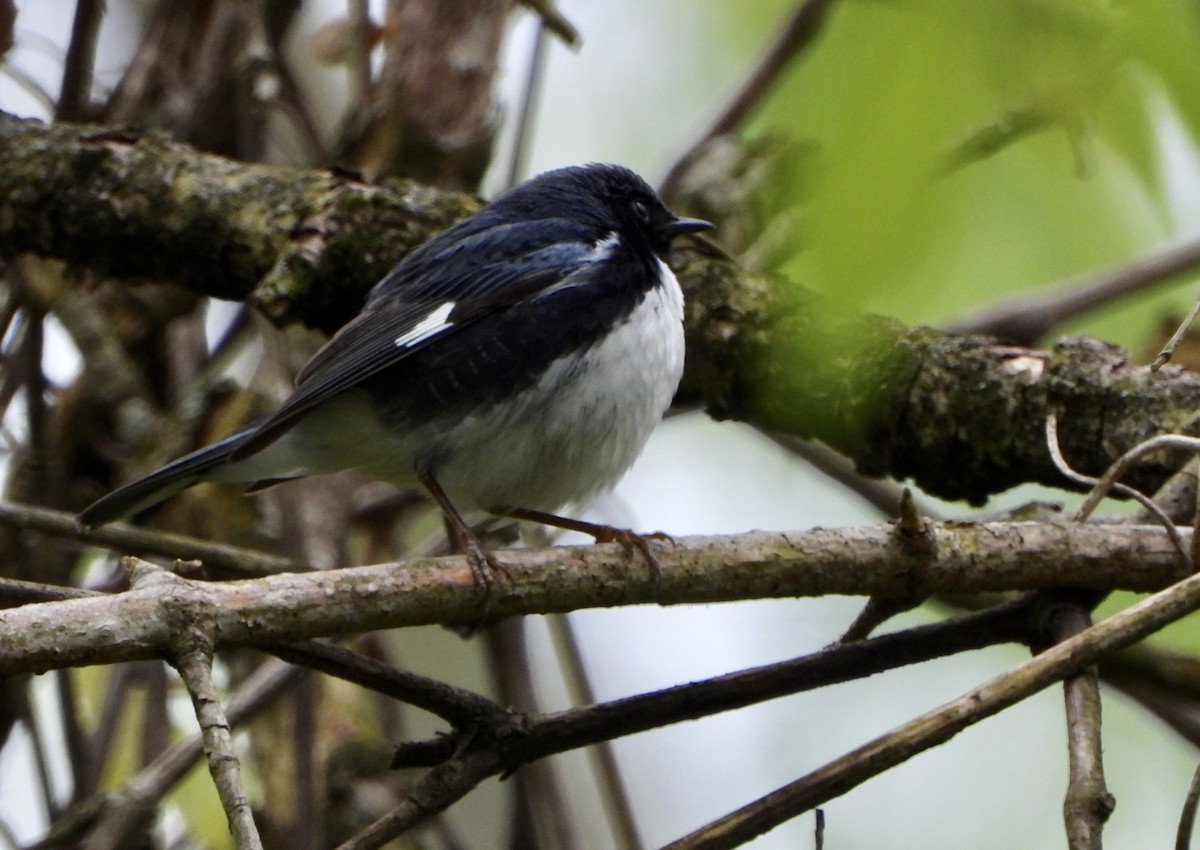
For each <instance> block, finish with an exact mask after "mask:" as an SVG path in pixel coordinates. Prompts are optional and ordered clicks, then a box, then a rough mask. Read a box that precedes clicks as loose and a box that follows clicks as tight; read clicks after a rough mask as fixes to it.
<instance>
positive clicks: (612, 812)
mask: <svg viewBox="0 0 1200 850" xmlns="http://www.w3.org/2000/svg"><path fill="white" fill-rule="evenodd" d="M547 625H548V626H549V628H550V636H551V638H552V639H553V640H554V642H555V644H556V646H557V647H558V656H559V658H561V659H562V660H563V666H564V668H565V670H564V675H565V678H566V681H567V689H568V690H569V691H570V692H571V698H572V700H573V701H574V703H575V704H576V705H593V704H595V703H596V702H597V699H596V691H595V689H594V688H593V687H592V680H591V677H590V676H589V675H588V671H587V665H585V664H584V662H583V653H582V652H581V651H580V649H579V641H577V640H576V639H575V630H574V629H573V628H572V627H571V620H570V618H569V617H567V616H566V615H564V614H556V615H554V616H551V617H548V618H547ZM593 751H594V752H595V755H596V765H597V768H598V772H599V781H598V784H599V786H600V794H601V796H602V797H603V800H604V806H605V808H606V809H607V812H608V817H607V822H608V824H609V826H610V828H611V829H612V832H613V841H614V842H615V843H616V846H617V847H618V848H619V850H642V847H643V846H644V845H643V844H642V840H641V838H639V837H638V830H637V821H636V820H635V819H634V816H633V805H632V803H631V802H630V797H629V791H628V789H627V788H626V787H625V782H624V780H622V779H621V768H620V766H619V765H618V764H617V754H616V751H615V749H614V748H613V745H612V742H611V741H601V742H600V743H598V744H597V745H596V746H595V748H594V750H593Z"/></svg>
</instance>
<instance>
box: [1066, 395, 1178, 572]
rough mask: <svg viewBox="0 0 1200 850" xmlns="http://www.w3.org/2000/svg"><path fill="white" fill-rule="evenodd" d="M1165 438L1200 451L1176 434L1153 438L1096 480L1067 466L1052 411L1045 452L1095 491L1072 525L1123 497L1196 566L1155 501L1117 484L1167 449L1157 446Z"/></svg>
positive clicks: (1077, 480)
mask: <svg viewBox="0 0 1200 850" xmlns="http://www.w3.org/2000/svg"><path fill="white" fill-rule="evenodd" d="M1164 438H1166V439H1169V440H1188V441H1191V442H1192V443H1194V444H1195V446H1194V447H1192V448H1191V450H1192V451H1197V450H1200V440H1197V439H1194V438H1191V437H1182V436H1176V435H1173V434H1166V435H1162V436H1160V437H1152V438H1151V439H1149V440H1146V441H1145V442H1143V443H1141V444H1140V445H1138V446H1135V447H1134V448H1133V449H1131V450H1130V451H1128V452H1126V453H1125V454H1124V455H1122V456H1121V457H1119V458H1118V459H1117V460H1116V461H1115V462H1114V463H1113V464H1112V465H1110V466H1109V468H1108V469H1107V470H1106V471H1105V473H1104V475H1103V476H1101V477H1100V478H1093V477H1091V476H1090V475H1084V474H1083V473H1081V472H1076V471H1075V470H1074V469H1072V468H1071V465H1070V464H1068V463H1067V460H1066V458H1065V457H1063V454H1062V448H1061V446H1060V445H1059V442H1058V414H1057V413H1055V412H1054V411H1051V412H1050V413H1049V415H1047V416H1046V449H1047V451H1048V452H1049V454H1050V459H1051V460H1052V461H1053V462H1054V465H1055V466H1056V467H1057V468H1058V470H1059V471H1060V472H1061V473H1062V474H1063V476H1064V477H1066V478H1067V479H1069V480H1071V481H1074V482H1075V483H1076V484H1083V485H1086V486H1089V487H1091V488H1092V489H1091V490H1090V491H1089V492H1088V495H1087V497H1086V498H1085V499H1084V500H1083V504H1081V505H1080V506H1079V507H1078V508H1077V509H1076V510H1075V513H1074V514H1072V515H1071V517H1070V521H1071V522H1076V523H1081V522H1084V521H1085V520H1086V519H1087V518H1088V517H1089V516H1091V514H1092V511H1094V510H1095V509H1096V507H1097V506H1098V505H1099V504H1100V502H1101V501H1103V499H1104V497H1105V496H1107V495H1108V494H1109V493H1110V492H1113V493H1120V494H1121V495H1122V496H1125V497H1127V498H1131V499H1134V500H1135V501H1137V503H1138V504H1139V505H1141V506H1142V508H1143V509H1144V510H1145V511H1146V512H1147V513H1148V514H1150V515H1151V516H1152V517H1154V518H1155V519H1156V520H1157V521H1158V522H1159V524H1160V525H1162V527H1163V529H1164V530H1165V531H1166V532H1167V536H1168V537H1170V538H1171V543H1172V545H1174V546H1175V548H1176V549H1177V550H1178V551H1179V554H1180V556H1181V557H1182V558H1183V559H1184V560H1185V561H1186V562H1187V563H1188V564H1189V565H1191V564H1193V563H1194V562H1193V561H1192V556H1191V550H1190V549H1189V548H1188V547H1187V546H1185V545H1184V543H1183V538H1182V537H1181V536H1180V534H1179V529H1178V528H1176V526H1175V523H1174V522H1172V521H1171V518H1170V517H1169V516H1167V515H1166V513H1165V512H1164V511H1163V509H1162V508H1160V507H1159V506H1158V505H1157V504H1155V503H1154V500H1153V499H1151V498H1150V497H1149V496H1147V495H1146V494H1145V493H1143V492H1141V491H1140V490H1136V489H1134V488H1133V487H1130V486H1128V485H1126V484H1120V483H1118V481H1117V479H1118V478H1120V477H1121V476H1122V475H1124V474H1125V473H1126V472H1128V471H1129V468H1130V467H1132V466H1133V465H1134V464H1135V463H1137V461H1138V460H1139V459H1141V458H1142V457H1143V456H1144V455H1145V454H1147V453H1148V452H1150V451H1153V450H1154V449H1157V448H1162V447H1164V446H1163V444H1161V443H1159V442H1158V441H1159V440H1164ZM1176 447H1177V448H1187V446H1184V445H1178V444H1176Z"/></svg>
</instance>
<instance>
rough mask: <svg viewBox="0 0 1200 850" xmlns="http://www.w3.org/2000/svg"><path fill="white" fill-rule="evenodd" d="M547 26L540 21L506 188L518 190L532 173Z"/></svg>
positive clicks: (510, 157)
mask: <svg viewBox="0 0 1200 850" xmlns="http://www.w3.org/2000/svg"><path fill="white" fill-rule="evenodd" d="M545 68H546V24H545V21H544V19H541V18H539V19H538V23H537V28H536V29H535V31H534V33H533V44H532V46H531V47H530V48H529V67H528V70H527V71H526V72H525V89H524V91H523V92H522V93H521V105H520V106H519V107H518V108H517V121H516V130H515V131H514V133H513V146H512V153H510V154H509V159H508V173H507V175H506V176H505V178H504V185H505V188H511V187H513V186H516V185H517V183H519V182H520V181H521V179H522V177H523V176H524V174H525V172H526V171H527V170H528V169H529V148H530V144H531V142H532V140H533V125H534V120H535V118H536V115H537V108H538V103H539V101H540V99H541V93H542V87H543V83H544V82H545V77H546V72H545Z"/></svg>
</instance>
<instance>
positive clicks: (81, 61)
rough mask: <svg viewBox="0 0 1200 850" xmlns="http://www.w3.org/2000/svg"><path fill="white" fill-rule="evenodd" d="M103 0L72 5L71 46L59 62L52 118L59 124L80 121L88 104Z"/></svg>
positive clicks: (102, 14)
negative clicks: (59, 80) (58, 84)
mask: <svg viewBox="0 0 1200 850" xmlns="http://www.w3.org/2000/svg"><path fill="white" fill-rule="evenodd" d="M104 6H105V2H104V0H79V2H78V3H76V4H75V22H74V24H73V25H72V27H71V43H70V45H69V46H68V47H67V58H66V60H65V61H64V63H63V77H62V86H61V88H60V89H59V95H58V103H57V104H56V106H55V109H54V118H55V119H56V120H59V121H84V120H86V119H87V118H88V112H89V109H88V107H89V106H90V105H91V94H92V75H93V73H94V72H95V67H96V38H97V37H98V36H99V35H100V22H101V21H103V20H104Z"/></svg>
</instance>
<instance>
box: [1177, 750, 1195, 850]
mask: <svg viewBox="0 0 1200 850" xmlns="http://www.w3.org/2000/svg"><path fill="white" fill-rule="evenodd" d="M1198 805H1200V765H1198V766H1197V767H1196V772H1195V773H1193V774H1192V782H1191V784H1190V785H1188V792H1187V797H1185V798H1184V801H1183V810H1182V811H1181V812H1180V813H1179V827H1178V829H1176V831H1175V850H1190V848H1191V846H1192V830H1193V828H1194V827H1195V825H1196V807H1197V806H1198Z"/></svg>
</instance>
